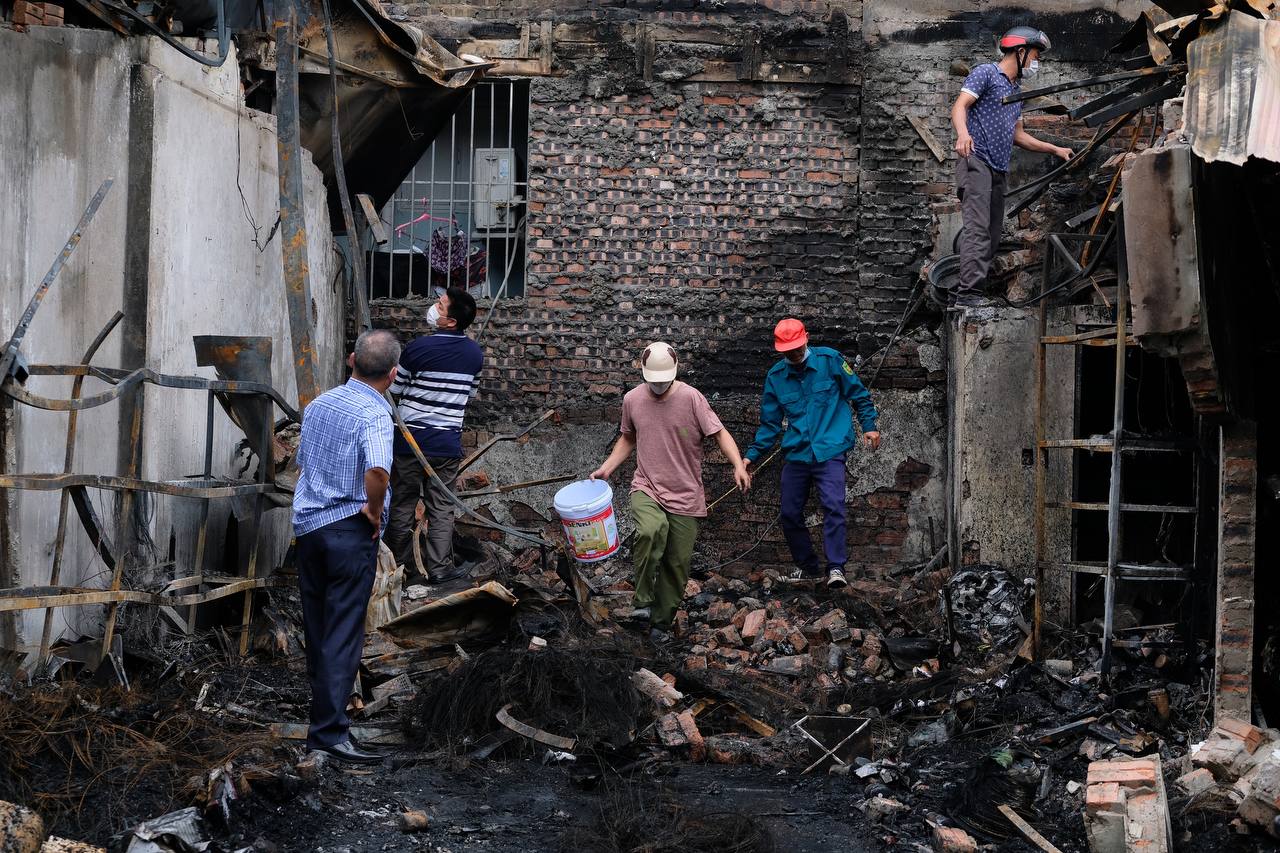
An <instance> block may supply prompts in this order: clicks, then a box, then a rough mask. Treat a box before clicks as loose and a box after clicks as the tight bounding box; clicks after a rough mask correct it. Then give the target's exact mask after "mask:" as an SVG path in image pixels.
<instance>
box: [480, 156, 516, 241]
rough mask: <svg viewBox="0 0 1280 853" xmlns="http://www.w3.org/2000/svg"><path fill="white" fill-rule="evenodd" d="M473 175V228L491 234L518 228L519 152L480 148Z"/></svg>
mask: <svg viewBox="0 0 1280 853" xmlns="http://www.w3.org/2000/svg"><path fill="white" fill-rule="evenodd" d="M474 158H475V159H474V160H473V161H472V171H471V191H472V192H473V193H474V196H473V197H472V198H473V201H472V217H473V220H474V221H473V223H472V224H473V226H474V227H475V228H477V229H481V230H485V231H488V232H490V233H493V232H504V231H510V230H512V229H514V228H515V226H516V219H517V216H516V204H518V203H519V201H521V200H520V199H517V198H516V152H515V149H514V148H477V149H475V154H474Z"/></svg>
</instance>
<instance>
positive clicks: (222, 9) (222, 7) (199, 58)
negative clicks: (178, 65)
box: [100, 0, 231, 68]
mask: <svg viewBox="0 0 1280 853" xmlns="http://www.w3.org/2000/svg"><path fill="white" fill-rule="evenodd" d="M100 2H101V3H102V5H103V6H105V7H106V8H108V9H110V10H111V11H113V12H118V13H119V14H121V15H124V16H125V17H128V18H132V19H133V20H135V21H137V22H138V23H140V24H142V26H144V27H146V28H147V29H149V30H151V31H152V32H153V33H155V34H156V35H157V36H159V37H160V38H161V39H162V40H163V41H164V42H165V43H166V44H168V45H169V46H170V47H171V48H173V49H174V50H176V51H178V52H179V53H181V54H182V55H183V56H185V57H187V58H188V59H193V60H195V61H196V62H199V63H200V64H201V65H207V66H209V67H210V68H221V67H222V64H223V63H224V62H226V61H227V57H228V56H229V55H230V48H231V28H230V27H229V26H228V25H227V0H218V55H217V56H216V57H209V56H205V55H204V54H203V53H197V52H195V51H194V50H192V49H191V48H189V47H187V46H186V45H185V44H183V43H182V42H180V41H178V40H177V39H176V38H174V37H173V35H171V34H170V33H166V32H165V31H164V30H162V29H160V28H159V27H158V26H156V24H155V22H154V21H152V20H151V19H150V18H148V17H147V16H146V15H143V14H142V13H141V12H139V11H138V10H136V9H134V8H133V7H132V6H129V5H128V4H127V3H115V2H113V0H100Z"/></svg>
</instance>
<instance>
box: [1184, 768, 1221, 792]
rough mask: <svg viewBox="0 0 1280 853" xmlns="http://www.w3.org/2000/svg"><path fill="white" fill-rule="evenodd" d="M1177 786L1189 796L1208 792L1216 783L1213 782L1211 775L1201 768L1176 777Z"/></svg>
mask: <svg viewBox="0 0 1280 853" xmlns="http://www.w3.org/2000/svg"><path fill="white" fill-rule="evenodd" d="M1178 784H1179V785H1181V786H1182V790H1184V791H1186V792H1187V793H1188V794H1190V795H1191V796H1193V797H1194V796H1195V795H1196V794H1199V793H1202V792H1204V791H1207V790H1209V789H1210V788H1212V787H1213V786H1214V785H1216V784H1217V783H1216V782H1214V780H1213V774H1212V773H1210V772H1209V771H1208V770H1206V769H1205V768H1203V767H1200V768H1197V769H1196V770H1192V771H1191V772H1190V773H1184V774H1183V775H1181V776H1179V777H1178Z"/></svg>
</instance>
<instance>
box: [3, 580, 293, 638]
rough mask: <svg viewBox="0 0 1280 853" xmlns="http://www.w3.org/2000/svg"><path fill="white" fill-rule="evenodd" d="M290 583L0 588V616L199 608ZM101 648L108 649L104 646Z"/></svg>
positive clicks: (257, 581)
mask: <svg viewBox="0 0 1280 853" xmlns="http://www.w3.org/2000/svg"><path fill="white" fill-rule="evenodd" d="M289 583H290V581H289V580H288V579H287V578H285V577H281V576H277V575H272V576H270V577H265V578H239V579H237V580H235V581H233V582H231V583H228V584H227V585H226V586H220V587H218V588H216V589H211V590H207V591H205V592H193V593H188V594H186V595H165V594H163V593H159V592H144V591H142V590H137V589H81V588H79V587H65V586H59V587H54V586H33V587H22V588H17V589H0V613H7V612H10V611H15V610H40V609H43V608H46V607H85V606H89V605H97V604H108V605H110V606H111V607H112V608H117V607H119V606H120V605H121V604H123V603H125V602H130V603H133V604H146V605H151V606H154V607H184V606H188V605H197V606H198V605H201V604H208V603H209V602H211V601H217V600H218V599H220V598H228V597H230V596H232V595H239V594H242V593H244V592H246V591H250V590H255V589H264V588H266V587H284V586H288V585H289ZM112 633H113V634H114V633H115V631H114V626H112ZM104 636H105V635H104ZM103 648H110V647H109V646H107V645H105V644H104V645H103Z"/></svg>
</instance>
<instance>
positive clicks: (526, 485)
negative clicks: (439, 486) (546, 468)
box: [457, 474, 578, 498]
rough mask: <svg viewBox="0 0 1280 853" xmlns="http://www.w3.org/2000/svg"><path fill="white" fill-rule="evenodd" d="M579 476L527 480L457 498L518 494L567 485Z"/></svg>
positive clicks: (567, 475)
mask: <svg viewBox="0 0 1280 853" xmlns="http://www.w3.org/2000/svg"><path fill="white" fill-rule="evenodd" d="M577 476H578V475H577V474H561V475H559V476H558V477H543V478H542V479H540V480H525V481H524V482H523V483H511V484H509V485H506V486H494V487H493V488H491V489H477V490H475V491H473V492H458V494H457V496H458V497H459V498H480V497H485V496H487V495H505V494H507V493H508V492H518V491H520V490H521V489H532V488H533V487H535V486H550V485H551V484H552V483H567V482H568V481H570V480H572V479H574V478H575V477H577Z"/></svg>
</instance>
